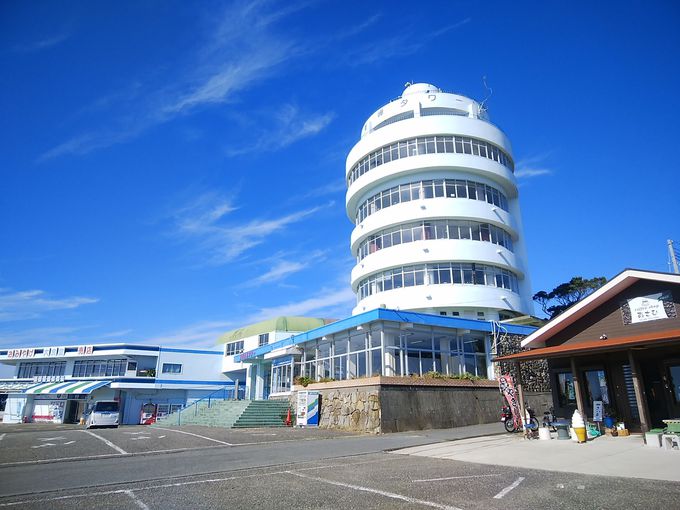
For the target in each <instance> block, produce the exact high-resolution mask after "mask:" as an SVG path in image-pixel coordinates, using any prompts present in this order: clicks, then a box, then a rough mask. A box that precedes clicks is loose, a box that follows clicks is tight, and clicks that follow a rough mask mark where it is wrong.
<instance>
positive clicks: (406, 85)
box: [404, 81, 413, 88]
mask: <svg viewBox="0 0 680 510" xmlns="http://www.w3.org/2000/svg"><path fill="white" fill-rule="evenodd" d="M411 85H413V82H412V81H407V82H406V83H404V88H408V87H410V86H411Z"/></svg>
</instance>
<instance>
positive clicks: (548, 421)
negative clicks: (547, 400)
mask: <svg viewBox="0 0 680 510" xmlns="http://www.w3.org/2000/svg"><path fill="white" fill-rule="evenodd" d="M555 421H556V420H555V408H554V407H552V406H551V407H550V408H549V409H548V410H547V411H544V412H543V426H544V427H548V428H549V429H550V431H551V432H557V427H556V426H555Z"/></svg>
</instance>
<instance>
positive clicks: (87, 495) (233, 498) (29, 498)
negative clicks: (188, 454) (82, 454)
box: [0, 453, 680, 510]
mask: <svg viewBox="0 0 680 510" xmlns="http://www.w3.org/2000/svg"><path fill="white" fill-rule="evenodd" d="M679 497H680V487H678V486H677V484H676V485H675V486H674V487H673V486H671V487H669V486H668V485H667V484H665V483H663V482H651V481H645V483H644V484H636V483H631V482H630V480H623V479H615V478H606V477H599V478H598V477H595V478H591V477H584V476H564V475H563V474H561V473H550V472H545V471H533V470H521V469H513V468H502V467H497V466H483V465H478V464H466V463H461V462H456V461H449V460H441V459H423V458H419V457H412V458H408V459H404V458H403V457H402V456H396V455H393V454H390V453H377V454H368V455H361V456H353V457H349V458H337V459H326V460H319V461H312V462H304V463H296V464H283V465H279V466H276V467H268V468H255V469H246V470H234V471H229V472H224V473H220V474H213V475H211V476H199V477H174V478H169V479H162V480H151V481H148V482H138V483H129V484H123V485H107V486H99V487H90V488H87V489H78V490H68V491H57V492H48V493H42V494H35V495H23V496H16V497H3V498H2V500H0V508H5V507H7V508H11V507H18V508H22V509H23V508H25V509H35V510H39V509H44V508H46V507H49V508H54V509H72V508H80V507H84V508H97V509H111V510H114V509H115V510H120V509H127V508H130V509H133V508H137V509H139V508H142V509H148V510H150V509H186V508H192V509H215V508H232V509H233V508H237V509H238V508H271V509H281V508H297V509H306V508H372V509H398V508H404V509H406V508H438V509H443V510H481V509H489V508H491V509H494V508H498V509H504V508H507V507H508V506H509V505H512V506H513V507H514V506H517V507H519V508H541V507H545V508H556V509H589V508H593V509H609V508H611V509H621V508H626V509H638V508H639V509H654V508H677V501H678V498H679Z"/></svg>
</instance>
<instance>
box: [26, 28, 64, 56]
mask: <svg viewBox="0 0 680 510" xmlns="http://www.w3.org/2000/svg"><path fill="white" fill-rule="evenodd" d="M69 37H70V34H69V33H68V32H66V31H64V32H61V33H59V34H57V35H54V36H52V37H47V38H45V39H41V40H39V41H34V42H31V43H27V44H19V45H16V46H14V51H16V52H19V53H33V52H36V51H41V50H46V49H48V48H51V47H52V46H56V45H58V44H60V43H62V42H63V41H65V40H66V39H68V38H69Z"/></svg>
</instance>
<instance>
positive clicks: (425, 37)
mask: <svg viewBox="0 0 680 510" xmlns="http://www.w3.org/2000/svg"><path fill="white" fill-rule="evenodd" d="M471 21H472V18H470V17H468V18H465V19H463V20H461V21H458V22H456V23H453V24H451V25H447V26H445V27H442V28H439V29H437V30H428V31H426V32H423V31H421V30H418V31H401V32H400V33H398V34H397V35H394V36H392V37H389V38H386V39H382V40H375V41H372V42H371V44H370V45H366V46H363V47H361V48H358V49H356V50H355V51H352V52H348V53H347V54H346V63H347V64H349V65H354V66H357V65H367V64H374V63H375V62H378V61H382V60H386V59H388V58H392V57H404V56H406V55H412V54H414V53H417V52H418V51H420V50H421V49H422V48H424V47H425V46H426V45H427V44H429V43H430V42H431V41H432V40H433V39H436V38H437V37H439V36H441V35H444V34H445V33H446V32H449V31H451V30H455V29H457V28H460V27H461V26H463V25H466V24H468V23H470V22H471Z"/></svg>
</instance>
